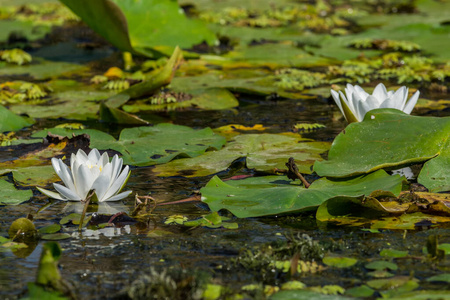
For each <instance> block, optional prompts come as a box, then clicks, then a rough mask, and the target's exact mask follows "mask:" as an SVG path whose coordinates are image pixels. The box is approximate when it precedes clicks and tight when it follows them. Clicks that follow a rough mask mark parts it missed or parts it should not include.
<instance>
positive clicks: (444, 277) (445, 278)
mask: <svg viewBox="0 0 450 300" xmlns="http://www.w3.org/2000/svg"><path fill="white" fill-rule="evenodd" d="M427 281H439V282H448V283H450V273H446V274H439V275H435V276H431V277H429V278H427Z"/></svg>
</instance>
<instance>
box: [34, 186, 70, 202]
mask: <svg viewBox="0 0 450 300" xmlns="http://www.w3.org/2000/svg"><path fill="white" fill-rule="evenodd" d="M36 188H37V189H38V190H39V192H41V193H42V194H44V195H47V196H49V197H50V198H53V199H58V200H62V201H67V199H66V198H63V197H61V195H60V194H58V193H55V192H52V191H48V190H46V189H43V188H40V187H38V186H37V187H36Z"/></svg>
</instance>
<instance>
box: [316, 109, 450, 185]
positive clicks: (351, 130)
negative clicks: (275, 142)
mask: <svg viewBox="0 0 450 300" xmlns="http://www.w3.org/2000/svg"><path fill="white" fill-rule="evenodd" d="M448 132H450V117H445V118H435V117H418V116H410V115H407V114H405V113H403V112H401V111H399V110H394V109H376V110H372V111H371V112H370V113H368V114H366V117H365V118H364V121H363V122H359V123H352V124H350V125H349V126H347V128H346V129H345V130H344V131H343V132H342V133H341V134H339V135H338V137H337V138H336V139H335V140H334V142H333V144H332V146H331V149H330V152H329V154H328V161H322V162H321V161H318V162H316V163H315V164H314V170H315V171H316V172H317V174H319V175H320V176H331V177H347V176H354V175H357V174H362V173H368V172H373V171H375V170H378V169H381V168H391V169H392V168H396V167H401V166H402V165H405V164H413V163H420V162H424V161H427V160H430V161H429V162H427V163H425V166H424V169H423V170H422V172H421V173H420V175H419V183H422V184H426V186H427V187H428V188H430V189H431V190H432V191H433V192H439V191H443V190H445V189H447V187H449V186H450V175H448V174H445V171H444V170H448V169H449V168H450V165H449V164H448V163H450V159H449V157H450V154H449V152H450V151H449V149H450V138H449V135H448ZM439 156H442V157H439ZM435 157H436V158H435ZM434 159H437V160H438V161H437V162H433V160H434ZM446 164H447V165H446ZM431 171H436V172H437V173H436V172H433V173H431Z"/></svg>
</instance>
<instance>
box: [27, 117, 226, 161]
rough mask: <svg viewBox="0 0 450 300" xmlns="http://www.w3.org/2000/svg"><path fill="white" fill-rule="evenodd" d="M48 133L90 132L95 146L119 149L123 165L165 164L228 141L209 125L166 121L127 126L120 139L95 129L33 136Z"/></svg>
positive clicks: (60, 131)
mask: <svg viewBox="0 0 450 300" xmlns="http://www.w3.org/2000/svg"><path fill="white" fill-rule="evenodd" d="M47 132H51V133H52V134H57V135H61V136H68V137H69V136H72V135H73V134H75V135H79V134H83V133H86V134H89V135H90V137H91V144H90V146H91V147H92V148H97V149H99V150H107V149H113V150H116V151H119V152H120V153H122V154H123V159H124V164H129V165H136V166H149V165H154V164H161V163H166V162H168V161H171V160H172V159H174V158H180V157H195V156H198V155H201V154H203V153H204V152H205V151H207V150H210V149H215V150H217V149H220V148H222V146H223V145H224V144H225V138H224V137H222V136H219V135H217V134H215V133H214V132H213V131H212V130H211V129H210V128H204V129H200V130H195V129H192V128H190V127H186V126H180V125H173V124H167V123H161V124H158V125H156V126H146V127H135V128H127V129H124V130H122V132H121V133H120V137H119V140H116V139H115V138H114V137H112V136H111V135H109V134H107V133H104V132H102V131H98V130H94V129H81V130H70V129H64V128H52V129H47V130H42V131H39V132H37V133H35V134H34V135H33V137H42V136H45V135H47Z"/></svg>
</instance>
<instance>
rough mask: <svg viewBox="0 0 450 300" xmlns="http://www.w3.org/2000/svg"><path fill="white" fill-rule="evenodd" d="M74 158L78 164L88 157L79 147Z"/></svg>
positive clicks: (86, 160)
mask: <svg viewBox="0 0 450 300" xmlns="http://www.w3.org/2000/svg"><path fill="white" fill-rule="evenodd" d="M75 160H77V161H78V162H79V163H80V164H84V163H86V162H88V161H89V158H88V156H87V154H86V152H84V151H83V150H81V149H79V150H78V151H77V155H76V156H75Z"/></svg>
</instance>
